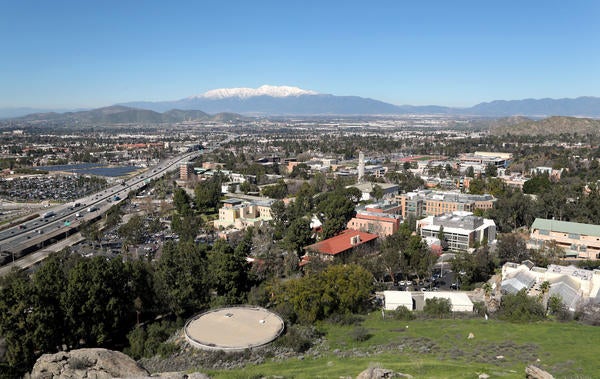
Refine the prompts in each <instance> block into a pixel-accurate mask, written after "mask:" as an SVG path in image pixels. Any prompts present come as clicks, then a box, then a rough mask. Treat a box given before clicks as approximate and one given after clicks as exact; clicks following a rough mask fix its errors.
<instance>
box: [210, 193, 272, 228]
mask: <svg viewBox="0 0 600 379" xmlns="http://www.w3.org/2000/svg"><path fill="white" fill-rule="evenodd" d="M274 202H275V200H273V199H266V200H260V201H244V200H241V199H227V200H224V201H223V206H222V207H221V209H219V219H218V220H215V222H214V227H215V228H217V229H218V228H236V229H245V228H246V227H248V226H257V225H259V224H260V223H261V222H263V221H270V220H272V219H273V217H272V215H271V205H273V203H274Z"/></svg>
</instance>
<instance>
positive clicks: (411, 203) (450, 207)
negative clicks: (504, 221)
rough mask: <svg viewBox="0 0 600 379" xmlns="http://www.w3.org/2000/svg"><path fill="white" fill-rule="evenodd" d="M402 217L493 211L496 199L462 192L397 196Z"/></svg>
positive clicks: (415, 193)
mask: <svg viewBox="0 0 600 379" xmlns="http://www.w3.org/2000/svg"><path fill="white" fill-rule="evenodd" d="M396 199H397V200H398V202H399V203H400V208H401V215H402V217H404V218H407V217H408V216H409V215H412V216H414V217H423V216H438V215H441V214H444V213H451V212H474V211H475V209H482V210H486V209H491V208H492V207H493V206H494V202H495V201H496V199H495V198H494V197H493V196H492V195H487V194H486V195H470V194H464V193H460V192H450V191H432V190H419V191H413V192H408V193H403V194H400V195H398V196H396Z"/></svg>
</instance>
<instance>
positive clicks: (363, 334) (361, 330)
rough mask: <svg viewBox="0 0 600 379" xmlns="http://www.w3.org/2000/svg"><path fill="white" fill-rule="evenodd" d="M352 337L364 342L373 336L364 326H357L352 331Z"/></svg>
mask: <svg viewBox="0 0 600 379" xmlns="http://www.w3.org/2000/svg"><path fill="white" fill-rule="evenodd" d="M350 337H351V338H352V339H353V340H354V341H356V342H363V341H366V340H368V339H369V338H371V334H370V333H369V330H368V329H367V328H365V327H364V326H357V327H356V328H354V329H352V331H351V332H350Z"/></svg>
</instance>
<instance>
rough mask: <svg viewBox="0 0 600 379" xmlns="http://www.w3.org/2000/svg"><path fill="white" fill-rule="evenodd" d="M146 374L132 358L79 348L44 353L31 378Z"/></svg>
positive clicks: (117, 352) (46, 378)
mask: <svg viewBox="0 0 600 379" xmlns="http://www.w3.org/2000/svg"><path fill="white" fill-rule="evenodd" d="M148 376H150V374H149V373H148V371H146V370H144V369H143V368H142V367H140V366H139V365H138V364H137V363H136V362H135V361H134V360H133V359H132V358H130V357H128V356H127V355H125V354H123V353H121V352H119V351H112V350H107V349H79V350H71V351H69V352H60V353H56V354H44V355H42V356H41V357H40V358H38V360H37V362H35V365H34V366H33V370H32V371H31V374H30V377H31V378H32V379H51V378H56V379H67V378H69V379H79V378H95V379H105V378H106V379H110V378H131V377H138V378H139V377H148Z"/></svg>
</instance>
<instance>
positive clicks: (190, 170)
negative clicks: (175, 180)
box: [179, 162, 196, 180]
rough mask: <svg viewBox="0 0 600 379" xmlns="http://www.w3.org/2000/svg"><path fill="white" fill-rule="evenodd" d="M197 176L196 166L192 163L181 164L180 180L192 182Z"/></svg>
mask: <svg viewBox="0 0 600 379" xmlns="http://www.w3.org/2000/svg"><path fill="white" fill-rule="evenodd" d="M195 176H196V175H195V174H194V166H193V165H192V163H191V162H182V163H180V164H179V179H181V180H190V179H192V178H193V177H195Z"/></svg>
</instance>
